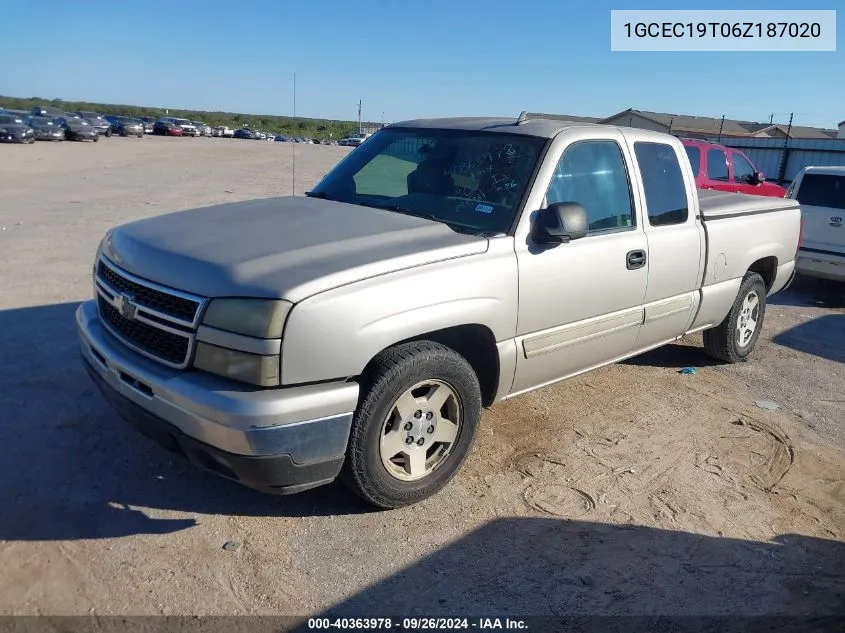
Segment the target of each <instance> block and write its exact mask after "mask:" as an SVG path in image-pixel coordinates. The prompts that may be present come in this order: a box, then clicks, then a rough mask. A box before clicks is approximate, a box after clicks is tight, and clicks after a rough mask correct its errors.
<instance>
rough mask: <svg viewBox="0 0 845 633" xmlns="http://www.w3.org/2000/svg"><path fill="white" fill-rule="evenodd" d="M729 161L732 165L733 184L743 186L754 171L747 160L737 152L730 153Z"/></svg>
mask: <svg viewBox="0 0 845 633" xmlns="http://www.w3.org/2000/svg"><path fill="white" fill-rule="evenodd" d="M731 159H733V163H734V182H741V183H742V184H744V185H747V184H748V183H749V178H751V176H753V175H754V172H755V171H756V170H755V169H754V167H753V166H752V165H751V163H749V162H748V159H747V158H745V156H743V155H742V154H740V153H738V152H731Z"/></svg>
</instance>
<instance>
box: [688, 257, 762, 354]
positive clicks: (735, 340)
mask: <svg viewBox="0 0 845 633" xmlns="http://www.w3.org/2000/svg"><path fill="white" fill-rule="evenodd" d="M752 293H754V294H756V295H757V302H758V304H757V305H758V307H757V311H756V315H755V316H756V318H755V319H754V320H755V322H756V326H755V329H754V332H753V334H751V336H750V338H748V340H747V341H746V342H745V344H741V343H740V340H739V337H740V335H739V331H738V327H739V323H740V319H741V318H742V317H743V304H744V302H745V299H746V297H749V295H751V294H752ZM765 315H766V284H765V283H764V282H763V278H762V277H761V276H760V275H758V274H757V273H752V272H748V273H745V277H743V279H742V284H741V285H740V287H739V292H738V293H737V296H736V299H735V300H734V304H733V306H731V311H730V312H728V316H726V317H725V319H724V320H723V321H722V322H721V323H720V324H719V325H717V326H716V327H713V328H710V329H707V330H704V333H703V334H704V352H705V353H706V354H707V355H708V356H710V357H711V358H715V359H716V360H721V361H724V362H726V363H740V362H743V361H745V360H748V356H749V355H750V354H751V352H752V351H753V350H754V346H755V345H756V344H757V339H758V338H759V337H760V332H761V331H762V330H763V319H764V318H765Z"/></svg>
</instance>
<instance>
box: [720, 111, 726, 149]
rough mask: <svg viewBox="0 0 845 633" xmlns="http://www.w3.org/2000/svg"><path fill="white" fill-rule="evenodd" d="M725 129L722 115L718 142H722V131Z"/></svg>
mask: <svg viewBox="0 0 845 633" xmlns="http://www.w3.org/2000/svg"><path fill="white" fill-rule="evenodd" d="M724 128H725V115H724V114H723V115H722V122H721V123H720V124H719V142H720V143H721V142H722V130H723V129H724Z"/></svg>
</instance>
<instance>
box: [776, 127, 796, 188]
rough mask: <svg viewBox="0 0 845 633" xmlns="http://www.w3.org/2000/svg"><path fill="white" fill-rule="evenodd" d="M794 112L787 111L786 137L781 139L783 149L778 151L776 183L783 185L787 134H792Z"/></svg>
mask: <svg viewBox="0 0 845 633" xmlns="http://www.w3.org/2000/svg"><path fill="white" fill-rule="evenodd" d="M794 115H795V113H794V112H790V113H789V125H788V126H787V127H786V138H785V139H783V151H781V153H780V164H779V165H778V184H779V185H783V183H784V180H785V179H786V167H787V165H788V164H789V136H790V135H791V134H792V117H793V116H794Z"/></svg>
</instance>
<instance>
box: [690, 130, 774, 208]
mask: <svg viewBox="0 0 845 633" xmlns="http://www.w3.org/2000/svg"><path fill="white" fill-rule="evenodd" d="M681 142H682V143H683V144H684V148H686V150H687V156H689V162H690V164H691V165H692V171H693V173H694V174H695V186H696V187H698V188H699V189H717V190H718V191H732V192H734V193H750V194H752V195H757V196H771V197H773V198H783V197H784V196H786V189H785V188H783V187H781V186H780V185H776V184H775V183H773V182H766V177H765V176H764V175H763V173H762V172H760V171H758V170H757V168H756V167H755V166H754V163H752V162H751V160H750V159H749V158H748V156H746V155H745V154H743V153H742V152H740V151H739V150H738V149H733V148H731V147H725V146H724V145H717V144H716V143H709V142H707V141H701V140H698V139H688V138H685V139H681Z"/></svg>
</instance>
